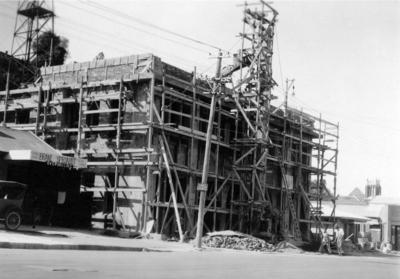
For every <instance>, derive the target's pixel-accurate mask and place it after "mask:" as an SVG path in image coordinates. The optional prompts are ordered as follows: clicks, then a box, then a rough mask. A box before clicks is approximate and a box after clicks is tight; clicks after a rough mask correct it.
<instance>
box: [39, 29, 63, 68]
mask: <svg viewBox="0 0 400 279" xmlns="http://www.w3.org/2000/svg"><path fill="white" fill-rule="evenodd" d="M52 42H53V55H52V58H51V66H55V65H62V64H64V61H65V59H66V58H67V57H68V43H69V42H68V39H66V38H64V37H61V36H58V35H57V34H55V33H53V32H51V31H46V32H44V33H42V34H41V35H40V36H39V38H38V40H37V41H34V42H33V43H32V50H33V53H37V56H36V57H35V59H34V60H33V61H32V64H33V66H37V67H38V68H40V67H43V66H45V65H49V63H50V50H51V43H52Z"/></svg>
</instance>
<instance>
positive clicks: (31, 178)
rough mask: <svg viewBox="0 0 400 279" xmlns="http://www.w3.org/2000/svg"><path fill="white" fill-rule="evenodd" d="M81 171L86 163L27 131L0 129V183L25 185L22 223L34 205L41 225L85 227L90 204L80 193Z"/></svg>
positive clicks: (27, 217)
mask: <svg viewBox="0 0 400 279" xmlns="http://www.w3.org/2000/svg"><path fill="white" fill-rule="evenodd" d="M85 168H86V160H84V159H81V158H74V157H66V156H62V155H61V154H60V153H59V152H58V151H56V150H55V149H54V148H52V147H51V146H49V145H48V144H47V143H46V142H44V141H43V140H41V139H40V138H38V137H37V136H35V135H34V134H32V133H31V132H27V131H19V130H14V129H10V128H4V127H0V180H8V181H17V182H20V183H24V184H27V185H28V191H27V194H26V197H25V203H24V207H25V212H24V213H25V214H24V218H23V220H24V222H25V223H30V222H31V221H32V220H31V219H32V218H31V213H32V212H31V211H32V206H35V207H37V208H36V209H37V210H39V211H38V212H40V216H41V223H42V224H46V225H47V224H49V223H51V224H52V225H59V226H85V223H86V226H87V223H88V221H90V219H89V220H88V217H89V216H90V207H88V205H90V204H88V203H87V201H85V200H84V197H82V196H81V193H80V181H81V180H80V179H81V171H82V170H83V169H85ZM34 199H37V202H36V203H35V205H33V203H34V201H33V200H34Z"/></svg>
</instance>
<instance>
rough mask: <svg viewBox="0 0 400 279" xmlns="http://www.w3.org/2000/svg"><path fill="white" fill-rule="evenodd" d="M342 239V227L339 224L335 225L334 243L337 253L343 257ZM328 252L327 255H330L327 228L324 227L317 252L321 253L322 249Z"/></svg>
mask: <svg viewBox="0 0 400 279" xmlns="http://www.w3.org/2000/svg"><path fill="white" fill-rule="evenodd" d="M343 238H344V231H343V227H342V226H341V225H339V224H335V226H334V241H335V243H336V247H337V252H338V254H339V256H343ZM325 248H326V249H327V250H328V253H329V254H331V253H332V249H331V240H330V236H329V234H328V228H327V227H325V229H324V231H323V233H322V236H321V246H320V247H319V252H320V253H322V252H323V251H324V249H325Z"/></svg>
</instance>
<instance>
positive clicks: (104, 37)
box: [59, 21, 192, 66]
mask: <svg viewBox="0 0 400 279" xmlns="http://www.w3.org/2000/svg"><path fill="white" fill-rule="evenodd" d="M59 24H61V25H64V24H66V25H68V30H72V31H74V34H73V35H72V36H75V37H79V39H83V40H85V41H86V42H89V43H90V44H91V45H97V46H101V45H102V44H104V45H107V46H109V47H111V48H113V49H114V50H117V51H119V52H126V49H124V48H118V47H116V45H123V46H126V47H129V48H132V45H130V44H128V42H127V41H123V40H121V41H120V42H118V44H112V43H109V38H110V36H111V35H112V34H110V35H109V36H107V35H106V34H107V33H104V32H102V33H97V31H96V32H90V30H91V29H92V30H93V28H89V27H87V26H80V25H78V26H79V28H80V29H79V30H78V29H76V28H75V24H73V23H72V22H71V21H68V22H61V21H59ZM82 28H83V29H86V30H89V31H86V30H82ZM81 33H84V34H87V35H90V36H85V37H83V36H77V34H81ZM87 37H97V38H99V39H101V40H99V41H94V40H89V39H88V38H87ZM115 38H116V37H115V35H114V39H115ZM117 38H118V37H117ZM132 43H133V42H132ZM136 48H137V49H142V50H145V51H148V50H149V47H147V46H142V47H140V46H139V47H138V46H136ZM169 56H172V55H171V54H169ZM174 57H175V58H176V59H179V60H180V63H182V64H186V66H192V64H191V63H192V61H189V60H186V59H183V58H181V57H177V56H174ZM182 60H186V61H187V62H184V61H182ZM189 62H190V63H189Z"/></svg>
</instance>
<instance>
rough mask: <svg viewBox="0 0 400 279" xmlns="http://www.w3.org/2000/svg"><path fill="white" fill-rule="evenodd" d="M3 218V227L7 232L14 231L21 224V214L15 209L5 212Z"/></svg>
mask: <svg viewBox="0 0 400 279" xmlns="http://www.w3.org/2000/svg"><path fill="white" fill-rule="evenodd" d="M5 217H6V218H5V226H6V229H7V230H11V231H15V230H17V229H18V228H19V226H20V225H21V223H22V216H21V213H20V212H19V211H18V210H16V209H11V210H9V211H7V213H6V216H5Z"/></svg>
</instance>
